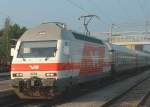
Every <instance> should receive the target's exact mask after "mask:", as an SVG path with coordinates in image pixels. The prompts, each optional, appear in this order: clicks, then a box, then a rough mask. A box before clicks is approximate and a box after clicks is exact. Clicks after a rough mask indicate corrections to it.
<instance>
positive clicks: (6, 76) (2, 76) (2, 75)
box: [0, 73, 10, 81]
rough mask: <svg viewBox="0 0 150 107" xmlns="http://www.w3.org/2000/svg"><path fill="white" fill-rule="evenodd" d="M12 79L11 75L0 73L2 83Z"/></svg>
mask: <svg viewBox="0 0 150 107" xmlns="http://www.w3.org/2000/svg"><path fill="white" fill-rule="evenodd" d="M8 79H10V74H9V73H0V81H2V80H8Z"/></svg>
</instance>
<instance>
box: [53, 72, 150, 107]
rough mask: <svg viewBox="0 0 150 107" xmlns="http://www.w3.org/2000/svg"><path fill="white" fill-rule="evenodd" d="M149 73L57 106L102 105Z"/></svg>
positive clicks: (86, 106)
mask: <svg viewBox="0 0 150 107" xmlns="http://www.w3.org/2000/svg"><path fill="white" fill-rule="evenodd" d="M149 75H150V71H146V72H144V73H142V74H140V75H137V76H134V77H131V78H128V79H125V80H123V81H120V82H116V83H114V84H112V85H109V86H107V87H104V88H102V89H100V90H98V91H96V92H93V93H89V94H87V95H84V96H82V97H80V98H77V99H74V100H73V101H71V102H68V103H65V104H61V105H56V107H101V106H102V105H103V104H104V103H105V102H107V101H108V100H110V99H112V98H114V97H116V96H118V95H119V94H121V93H122V92H124V91H125V90H127V89H129V88H130V87H131V86H133V85H134V84H136V83H138V82H139V81H141V80H142V79H143V78H145V77H148V76H149Z"/></svg>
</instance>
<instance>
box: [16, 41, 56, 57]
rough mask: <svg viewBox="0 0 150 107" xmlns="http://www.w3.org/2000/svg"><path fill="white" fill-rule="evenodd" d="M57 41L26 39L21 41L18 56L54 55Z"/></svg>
mask: <svg viewBox="0 0 150 107" xmlns="http://www.w3.org/2000/svg"><path fill="white" fill-rule="evenodd" d="M56 47H57V41H55V40H52V41H30V42H29V41H28V42H22V43H21V45H20V48H19V52H18V55H17V57H18V58H39V57H45V58H47V57H54V56H55V55H56Z"/></svg>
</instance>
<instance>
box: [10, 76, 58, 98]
mask: <svg viewBox="0 0 150 107" xmlns="http://www.w3.org/2000/svg"><path fill="white" fill-rule="evenodd" d="M12 86H13V88H14V90H15V92H16V93H17V94H18V95H19V96H21V97H23V98H30V97H31V98H33V97H34V98H36V97H37V98H52V97H54V96H56V95H58V94H59V93H58V90H57V87H56V79H40V78H37V77H33V78H31V79H14V80H13V81H12Z"/></svg>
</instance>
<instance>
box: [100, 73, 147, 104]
mask: <svg viewBox="0 0 150 107" xmlns="http://www.w3.org/2000/svg"><path fill="white" fill-rule="evenodd" d="M149 83H150V76H148V77H147V78H144V79H143V80H141V81H139V82H138V83H137V84H135V85H133V86H132V87H130V88H129V89H128V90H126V91H124V92H123V93H121V94H120V95H118V96H116V97H114V98H112V99H110V100H109V101H108V102H106V103H105V104H103V105H102V106H101V107H150V106H147V104H148V103H147V101H148V99H149V100H150V85H149ZM149 104H150V103H149Z"/></svg>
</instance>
